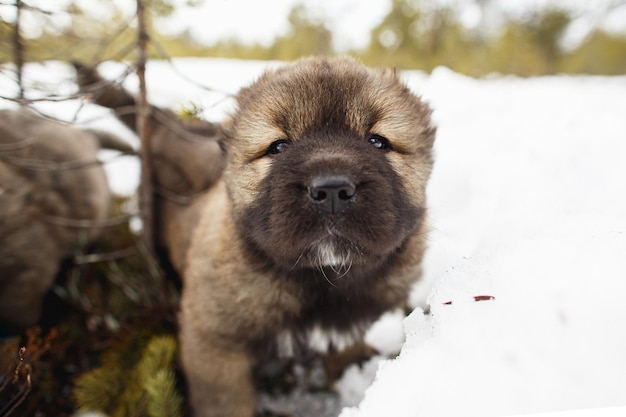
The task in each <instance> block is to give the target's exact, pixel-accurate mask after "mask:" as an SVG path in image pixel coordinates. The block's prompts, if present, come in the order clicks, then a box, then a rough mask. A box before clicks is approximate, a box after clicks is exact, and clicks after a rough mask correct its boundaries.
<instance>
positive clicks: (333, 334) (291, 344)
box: [276, 326, 362, 357]
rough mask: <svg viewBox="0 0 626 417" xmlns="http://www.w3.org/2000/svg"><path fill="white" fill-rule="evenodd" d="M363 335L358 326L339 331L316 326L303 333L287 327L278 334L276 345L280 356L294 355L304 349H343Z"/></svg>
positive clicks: (323, 351)
mask: <svg viewBox="0 0 626 417" xmlns="http://www.w3.org/2000/svg"><path fill="white" fill-rule="evenodd" d="M361 336H362V334H361V331H359V330H358V329H357V328H353V329H352V330H350V331H338V330H336V329H323V328H322V327H321V326H314V327H312V328H310V329H308V330H306V331H304V332H302V333H300V332H293V331H291V330H288V329H285V330H282V331H281V332H280V333H278V335H277V336H276V346H277V350H278V356H280V357H293V356H296V355H298V354H299V353H300V352H302V350H303V349H305V350H311V351H314V352H318V353H327V352H333V351H341V350H344V349H346V348H347V347H349V346H351V345H353V344H354V343H356V342H357V341H358V340H359V338H360V337H361Z"/></svg>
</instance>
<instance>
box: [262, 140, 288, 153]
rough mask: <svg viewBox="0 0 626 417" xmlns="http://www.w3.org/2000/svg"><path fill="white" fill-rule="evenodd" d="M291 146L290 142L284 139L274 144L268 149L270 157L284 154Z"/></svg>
mask: <svg viewBox="0 0 626 417" xmlns="http://www.w3.org/2000/svg"><path fill="white" fill-rule="evenodd" d="M287 146H289V142H287V141H286V140H284V139H280V140H277V141H275V142H272V144H271V145H270V146H269V147H268V148H267V154H268V155H276V154H279V153H283V152H284V151H285V149H287Z"/></svg>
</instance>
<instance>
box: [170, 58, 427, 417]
mask: <svg viewBox="0 0 626 417" xmlns="http://www.w3.org/2000/svg"><path fill="white" fill-rule="evenodd" d="M430 114H431V111H430V109H429V108H428V106H427V105H426V104H425V103H423V102H422V101H421V100H420V99H419V98H418V97H416V96H415V95H413V94H412V93H411V92H410V91H409V89H408V88H407V87H406V86H405V85H404V84H403V83H402V82H401V81H400V79H399V76H398V74H397V73H396V72H395V71H391V70H373V69H368V68H366V67H364V66H362V65H360V64H358V63H357V62H356V61H354V60H352V59H350V58H333V59H326V58H306V59H302V60H300V61H297V62H295V63H293V64H289V65H286V66H284V67H281V68H279V69H276V70H270V71H267V72H266V73H265V74H264V75H262V76H261V77H260V78H259V79H258V80H257V81H256V82H254V83H253V84H252V85H251V86H249V87H247V88H244V89H242V90H241V91H240V93H239V94H238V96H237V110H236V111H235V112H234V113H233V114H232V116H231V117H230V118H229V119H228V120H227V121H226V122H224V125H223V142H222V144H223V148H224V150H225V154H226V167H225V170H224V174H223V176H222V178H221V179H220V180H219V181H217V183H216V184H215V185H214V186H213V187H212V188H211V189H210V190H209V191H208V193H207V194H206V195H205V196H204V197H203V208H202V215H201V218H200V221H199V223H198V225H197V227H196V228H195V230H194V232H193V233H194V234H193V236H192V239H191V244H190V248H189V251H188V253H187V262H186V265H187V266H186V269H185V271H184V277H183V278H184V279H183V280H184V289H183V294H182V300H181V312H180V326H181V331H180V341H181V355H182V363H183V369H184V371H185V374H186V378H187V382H188V387H189V394H190V400H191V405H192V408H193V412H194V414H195V416H196V417H212V416H215V417H217V416H220V417H234V416H236V417H250V416H252V415H253V414H254V410H255V389H254V386H253V382H252V378H251V375H252V372H253V370H254V369H255V367H256V366H257V365H258V364H259V363H260V362H262V361H263V360H265V358H267V357H269V356H270V355H275V354H279V355H281V354H283V355H285V354H286V355H289V354H297V353H298V352H301V351H302V350H304V349H307V348H308V347H309V346H310V345H311V344H312V341H314V340H313V339H315V341H317V339H318V338H317V336H319V335H320V334H325V335H327V340H328V348H329V349H331V350H336V349H338V348H342V347H345V346H347V345H348V344H349V343H350V342H353V341H356V340H358V338H359V337H361V336H362V334H363V332H364V330H365V329H366V328H367V326H368V325H369V324H371V323H372V321H374V320H376V319H377V318H378V317H379V316H380V315H381V314H382V313H383V312H385V311H387V310H389V309H392V308H394V307H397V306H400V305H402V304H403V303H404V302H405V301H406V297H407V293H408V291H409V289H410V287H411V286H412V284H413V283H414V282H415V281H416V280H418V278H419V277H420V263H421V260H422V255H423V252H424V249H425V234H426V223H425V213H426V202H425V187H426V183H427V180H428V178H429V176H430V172H431V168H432V163H433V158H432V146H433V141H434V136H435V128H434V127H433V125H432V124H431V120H430ZM317 344H319V343H317Z"/></svg>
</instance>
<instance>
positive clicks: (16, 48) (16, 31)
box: [13, 0, 24, 99]
mask: <svg viewBox="0 0 626 417" xmlns="http://www.w3.org/2000/svg"><path fill="white" fill-rule="evenodd" d="M23 7H24V4H23V3H22V0H15V26H14V27H13V54H14V59H15V70H16V74H17V87H18V93H17V94H18V99H24V85H23V82H22V81H23V80H22V71H23V68H24V43H23V42H22V34H21V27H20V23H21V19H22V8H23Z"/></svg>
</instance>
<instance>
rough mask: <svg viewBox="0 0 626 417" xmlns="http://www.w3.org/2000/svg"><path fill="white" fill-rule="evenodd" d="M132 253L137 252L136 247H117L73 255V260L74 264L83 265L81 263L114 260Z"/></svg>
mask: <svg viewBox="0 0 626 417" xmlns="http://www.w3.org/2000/svg"><path fill="white" fill-rule="evenodd" d="M134 253H137V248H135V247H130V248H124V249H119V250H116V251H113V252H107V253H92V254H89V255H76V256H74V259H73V262H74V265H83V264H91V263H96V262H108V261H115V260H117V259H120V258H125V257H127V256H130V255H132V254H134Z"/></svg>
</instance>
